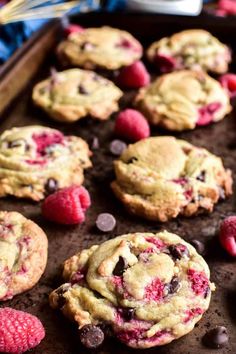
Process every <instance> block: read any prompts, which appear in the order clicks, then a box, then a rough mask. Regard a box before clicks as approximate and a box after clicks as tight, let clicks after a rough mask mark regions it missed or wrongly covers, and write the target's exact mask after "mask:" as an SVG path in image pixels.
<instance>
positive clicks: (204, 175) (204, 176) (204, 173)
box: [196, 171, 206, 182]
mask: <svg viewBox="0 0 236 354" xmlns="http://www.w3.org/2000/svg"><path fill="white" fill-rule="evenodd" d="M196 179H197V180H198V181H201V182H205V180H206V171H202V172H201V173H200V174H199V175H198V176H197V177H196Z"/></svg>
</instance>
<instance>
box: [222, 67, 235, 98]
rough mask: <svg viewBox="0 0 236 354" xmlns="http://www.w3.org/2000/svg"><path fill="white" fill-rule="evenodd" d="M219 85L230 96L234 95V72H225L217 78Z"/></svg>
mask: <svg viewBox="0 0 236 354" xmlns="http://www.w3.org/2000/svg"><path fill="white" fill-rule="evenodd" d="M219 81H220V83H221V85H222V86H223V87H224V88H225V89H226V90H227V91H228V94H229V96H230V98H234V97H236V74H230V73H229V74H225V75H222V76H221V77H220V79H219Z"/></svg>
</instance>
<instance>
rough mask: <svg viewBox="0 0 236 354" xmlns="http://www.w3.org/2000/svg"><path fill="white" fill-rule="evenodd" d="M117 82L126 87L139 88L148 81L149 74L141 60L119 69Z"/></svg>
mask: <svg viewBox="0 0 236 354" xmlns="http://www.w3.org/2000/svg"><path fill="white" fill-rule="evenodd" d="M117 81H118V84H119V85H120V86H123V87H127V88H140V87H143V86H147V85H148V84H149V83H150V75H149V73H148V71H147V69H146V68H145V66H144V64H143V63H142V62H141V61H136V62H135V63H133V64H131V65H129V66H126V67H124V68H122V69H121V71H120V73H119V75H118V77H117Z"/></svg>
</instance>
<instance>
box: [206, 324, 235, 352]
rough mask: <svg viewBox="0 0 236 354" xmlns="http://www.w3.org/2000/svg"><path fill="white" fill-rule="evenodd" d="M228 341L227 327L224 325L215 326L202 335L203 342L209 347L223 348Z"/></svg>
mask: <svg viewBox="0 0 236 354" xmlns="http://www.w3.org/2000/svg"><path fill="white" fill-rule="evenodd" d="M228 341H229V335H228V332H227V329H226V328H225V327H224V326H217V327H215V328H213V329H211V330H210V331H209V332H207V333H206V334H205V336H204V337H203V343H204V344H205V345H206V346H207V347H209V348H214V349H218V348H223V347H224V346H225V345H227V343H228Z"/></svg>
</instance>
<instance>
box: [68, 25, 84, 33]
mask: <svg viewBox="0 0 236 354" xmlns="http://www.w3.org/2000/svg"><path fill="white" fill-rule="evenodd" d="M84 30H85V29H84V27H82V26H79V25H73V24H71V25H68V26H67V27H66V28H65V30H64V31H65V34H66V35H67V36H69V35H70V34H72V33H80V32H84Z"/></svg>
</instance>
